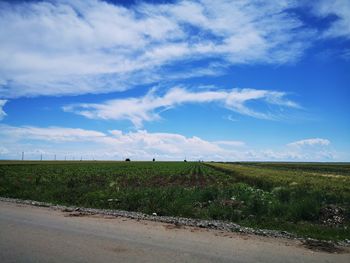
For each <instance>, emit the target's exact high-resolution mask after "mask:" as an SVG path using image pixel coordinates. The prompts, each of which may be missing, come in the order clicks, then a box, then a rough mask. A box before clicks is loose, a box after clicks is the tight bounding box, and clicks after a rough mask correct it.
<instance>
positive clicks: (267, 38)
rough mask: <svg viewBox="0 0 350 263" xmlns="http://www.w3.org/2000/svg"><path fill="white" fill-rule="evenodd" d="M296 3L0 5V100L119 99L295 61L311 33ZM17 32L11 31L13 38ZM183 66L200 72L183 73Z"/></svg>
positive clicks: (50, 0) (94, 0)
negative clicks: (134, 91) (245, 67)
mask: <svg viewBox="0 0 350 263" xmlns="http://www.w3.org/2000/svg"><path fill="white" fill-rule="evenodd" d="M294 6H295V3H294V1H287V0H285V1H262V2H261V1H256V2H255V1H248V0H247V1H226V0H218V1H215V3H214V2H213V1H209V0H198V1H192V2H189V1H176V2H175V3H172V4H146V3H142V2H139V3H138V4H135V5H132V6H131V7H124V6H122V5H115V4H111V3H108V2H105V1H99V0H73V1H68V0H63V1H54V0H46V1H38V2H36V1H35V2H34V1H23V2H15V3H11V4H10V3H8V2H1V3H0V24H1V25H2V26H1V28H0V61H1V63H0V97H3V98H13V97H21V96H40V95H76V94H86V93H108V92H114V91H122V90H125V89H128V88H131V87H133V86H136V85H140V84H145V83H153V82H156V81H157V82H159V81H166V80H168V79H169V78H173V79H174V78H175V79H183V78H190V77H192V76H200V75H213V74H218V73H221V72H222V71H223V70H224V68H225V67H226V66H227V65H236V64H256V63H268V64H271V63H272V64H283V63H290V62H294V61H295V60H297V59H298V58H299V57H300V56H301V55H302V54H303V52H304V50H305V49H306V48H307V47H308V45H309V44H308V43H309V40H308V39H310V36H312V34H313V32H312V31H310V30H307V29H305V27H304V26H303V23H302V22H301V21H300V20H298V19H297V18H296V17H295V15H293V14H290V13H289V12H288V10H290V9H291V8H293V7H294ZM13 32H16V34H14V33H13ZM188 61H200V62H201V66H195V65H194V64H193V65H192V67H191V73H189V71H188V69H183V67H182V66H177V65H182V64H184V62H188Z"/></svg>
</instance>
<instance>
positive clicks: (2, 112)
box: [0, 100, 7, 121]
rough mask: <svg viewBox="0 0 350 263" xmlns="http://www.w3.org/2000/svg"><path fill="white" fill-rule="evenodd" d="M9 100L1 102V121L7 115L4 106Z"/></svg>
mask: <svg viewBox="0 0 350 263" xmlns="http://www.w3.org/2000/svg"><path fill="white" fill-rule="evenodd" d="M6 102H7V100H0V121H1V120H2V119H3V118H4V117H5V116H6V115H7V114H6V112H5V111H4V106H5V104H6Z"/></svg>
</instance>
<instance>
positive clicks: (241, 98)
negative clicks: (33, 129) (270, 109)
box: [63, 87, 299, 127]
mask: <svg viewBox="0 0 350 263" xmlns="http://www.w3.org/2000/svg"><path fill="white" fill-rule="evenodd" d="M155 92H156V91H155V90H154V89H153V90H151V91H150V92H149V93H147V94H146V95H145V96H143V97H139V98H125V99H115V100H109V101H105V102H103V103H100V104H98V103H81V104H72V105H67V106H64V107H63V109H64V110H65V111H68V112H74V113H76V114H79V115H82V116H85V117H87V118H90V119H105V120H130V121H131V122H132V123H133V124H134V125H135V126H136V127H141V126H142V124H143V122H145V121H153V120H157V119H159V118H160V116H159V112H160V111H164V110H166V109H169V108H172V107H175V106H178V105H181V104H185V103H210V102H216V103H220V104H221V105H222V106H223V107H225V108H227V109H229V110H231V111H234V112H237V113H239V114H243V115H247V116H251V117H255V118H260V119H273V118H274V116H273V114H271V113H264V112H257V111H255V110H253V109H251V108H250V107H248V106H247V102H250V101H260V102H263V103H266V104H269V105H278V106H282V107H293V108H298V107H299V105H298V104H297V103H295V102H293V101H291V100H288V99H286V98H285V96H286V94H285V93H283V92H277V91H269V90H256V89H231V90H216V91H211V90H209V91H206V90H204V91H203V90H202V91H198V92H193V91H190V90H188V89H185V88H179V87H177V88H172V89H170V90H168V91H167V92H166V93H165V94H163V95H157V94H155Z"/></svg>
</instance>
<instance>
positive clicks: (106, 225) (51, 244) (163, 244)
mask: <svg viewBox="0 0 350 263" xmlns="http://www.w3.org/2000/svg"><path fill="white" fill-rule="evenodd" d="M349 255H350V254H347V253H345V254H327V253H324V252H313V251H311V250H307V249H305V248H302V247H300V246H298V244H296V243H295V242H294V241H287V240H278V239H271V238H270V239H268V238H262V237H256V236H245V235H238V234H234V233H223V232H219V231H212V230H210V231H209V230H204V229H196V228H189V227H187V228H176V227H174V226H172V225H167V224H163V223H156V222H148V221H140V222H138V221H135V220H129V219H123V218H102V217H97V216H89V217H85V216H84V217H71V216H67V213H66V214H65V213H63V212H61V211H55V210H52V209H48V208H39V207H32V206H25V205H18V204H13V203H6V202H0V261H1V262H2V263H7V262H60V263H61V262H126V263H128V262H152V263H153V262H170V263H171V262H269V263H275V262H337V263H341V262H350V256H349Z"/></svg>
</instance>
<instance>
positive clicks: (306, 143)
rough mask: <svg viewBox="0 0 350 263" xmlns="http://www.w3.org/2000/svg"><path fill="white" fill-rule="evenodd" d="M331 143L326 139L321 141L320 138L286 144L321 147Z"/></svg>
mask: <svg viewBox="0 0 350 263" xmlns="http://www.w3.org/2000/svg"><path fill="white" fill-rule="evenodd" d="M330 143H331V142H330V141H329V140H327V139H321V138H312V139H305V140H299V141H295V142H291V143H289V144H288V146H297V147H301V146H315V145H322V146H327V145H329V144H330Z"/></svg>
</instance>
